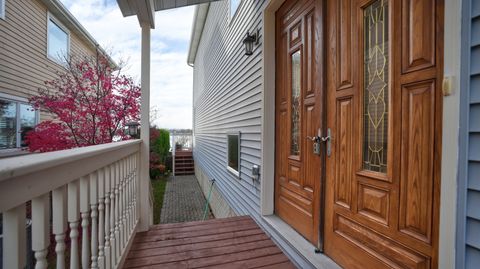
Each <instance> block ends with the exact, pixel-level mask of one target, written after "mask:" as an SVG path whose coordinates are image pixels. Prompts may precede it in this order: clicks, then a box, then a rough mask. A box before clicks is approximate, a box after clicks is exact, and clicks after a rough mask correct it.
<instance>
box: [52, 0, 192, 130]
mask: <svg viewBox="0 0 480 269" xmlns="http://www.w3.org/2000/svg"><path fill="white" fill-rule="evenodd" d="M61 1H62V3H63V4H64V5H65V6H66V7H67V9H68V10H69V11H70V12H71V13H72V14H73V15H74V16H75V18H77V20H78V21H79V22H80V23H81V24H82V25H83V27H85V29H87V31H88V32H89V33H90V34H91V35H92V36H93V37H94V38H95V39H96V40H97V42H98V43H99V44H100V45H101V46H102V47H103V48H104V49H106V50H107V51H108V52H110V53H111V54H112V56H113V58H114V59H115V60H116V61H119V60H125V61H127V66H126V68H124V70H123V71H124V72H125V73H126V74H128V75H130V76H132V77H133V78H134V79H135V81H137V82H138V83H140V59H141V28H140V25H139V23H138V19H137V17H136V16H131V17H126V18H124V17H123V16H122V14H121V12H120V8H119V7H118V5H117V2H116V1H115V0H82V1H78V0H61ZM193 13H194V7H184V8H179V9H174V10H166V11H161V12H156V15H155V24H156V25H155V29H152V32H151V77H150V79H151V86H150V107H154V108H156V109H157V111H158V113H157V118H156V120H155V121H154V124H155V125H157V126H158V127H161V128H191V127H192V84H193V78H192V76H193V69H192V68H191V67H190V66H188V65H187V55H188V47H189V42H190V34H191V28H192V21H193Z"/></svg>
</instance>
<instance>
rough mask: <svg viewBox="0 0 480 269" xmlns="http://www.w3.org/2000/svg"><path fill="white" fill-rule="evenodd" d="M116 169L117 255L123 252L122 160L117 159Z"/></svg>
mask: <svg viewBox="0 0 480 269" xmlns="http://www.w3.org/2000/svg"><path fill="white" fill-rule="evenodd" d="M118 171H119V173H118V174H119V184H118V195H119V196H118V205H119V209H118V232H119V246H120V249H119V255H121V253H122V252H123V243H124V241H123V238H124V234H123V163H122V160H120V161H118Z"/></svg>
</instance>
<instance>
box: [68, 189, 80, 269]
mask: <svg viewBox="0 0 480 269" xmlns="http://www.w3.org/2000/svg"><path fill="white" fill-rule="evenodd" d="M67 189H68V222H69V224H70V242H71V243H70V269H78V266H79V257H78V223H79V211H78V180H75V181H73V182H71V183H69V184H68V186H67Z"/></svg>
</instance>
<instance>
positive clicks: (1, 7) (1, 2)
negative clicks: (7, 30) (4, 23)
mask: <svg viewBox="0 0 480 269" xmlns="http://www.w3.org/2000/svg"><path fill="white" fill-rule="evenodd" d="M0 19H3V20H5V0H0Z"/></svg>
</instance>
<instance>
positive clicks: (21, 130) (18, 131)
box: [0, 99, 38, 150]
mask: <svg viewBox="0 0 480 269" xmlns="http://www.w3.org/2000/svg"><path fill="white" fill-rule="evenodd" d="M37 122H38V117H37V112H36V111H35V110H34V109H33V107H32V106H30V105H29V104H27V103H22V102H19V101H12V100H8V99H0V150H2V149H12V148H20V147H25V146H26V144H25V135H26V134H27V132H28V131H30V130H32V129H33V128H34V127H35V125H36V124H37Z"/></svg>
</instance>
